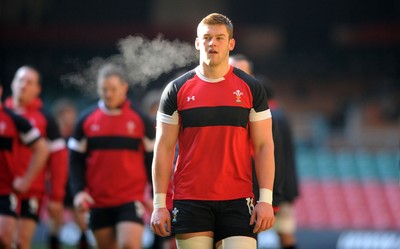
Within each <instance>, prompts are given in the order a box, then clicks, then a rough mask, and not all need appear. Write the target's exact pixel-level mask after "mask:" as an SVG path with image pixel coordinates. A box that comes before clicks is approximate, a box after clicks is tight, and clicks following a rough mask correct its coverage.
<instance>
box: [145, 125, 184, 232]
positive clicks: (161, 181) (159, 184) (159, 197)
mask: <svg viewBox="0 0 400 249" xmlns="http://www.w3.org/2000/svg"><path fill="white" fill-rule="evenodd" d="M178 133H179V125H175V124H167V123H162V122H160V121H158V122H157V133H156V141H155V146H154V158H153V167H152V177H153V191H154V211H153V215H152V217H151V225H152V229H153V231H154V232H155V233H156V234H158V235H160V236H168V235H170V231H171V218H170V214H169V211H168V209H167V208H166V200H165V199H166V193H167V191H168V185H169V181H170V179H171V174H172V167H173V162H174V156H175V146H176V142H177V138H178Z"/></svg>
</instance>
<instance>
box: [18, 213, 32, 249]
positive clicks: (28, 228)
mask: <svg viewBox="0 0 400 249" xmlns="http://www.w3.org/2000/svg"><path fill="white" fill-rule="evenodd" d="M36 224H37V221H36V220H35V219H32V218H26V217H21V218H19V219H18V222H17V247H18V248H19V249H26V248H30V245H31V242H32V239H33V235H34V233H35V229H36Z"/></svg>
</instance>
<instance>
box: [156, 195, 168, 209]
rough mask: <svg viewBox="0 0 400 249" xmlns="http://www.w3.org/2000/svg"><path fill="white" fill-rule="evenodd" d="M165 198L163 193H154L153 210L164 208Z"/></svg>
mask: <svg viewBox="0 0 400 249" xmlns="http://www.w3.org/2000/svg"><path fill="white" fill-rule="evenodd" d="M166 196H167V194H164V193H156V194H154V200H153V206H154V208H166V207H167V205H166V201H165V200H166Z"/></svg>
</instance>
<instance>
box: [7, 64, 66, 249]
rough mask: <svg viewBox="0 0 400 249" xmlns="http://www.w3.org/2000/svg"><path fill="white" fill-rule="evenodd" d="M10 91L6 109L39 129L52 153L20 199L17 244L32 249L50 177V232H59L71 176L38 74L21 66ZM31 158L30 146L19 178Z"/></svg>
mask: <svg viewBox="0 0 400 249" xmlns="http://www.w3.org/2000/svg"><path fill="white" fill-rule="evenodd" d="M11 90H12V96H11V97H9V98H7V100H6V106H7V107H8V108H10V109H12V110H14V111H15V112H16V113H18V114H20V115H22V116H23V117H25V118H26V119H27V120H29V122H30V123H31V124H32V125H33V126H35V127H37V128H38V129H39V131H40V133H41V135H42V136H43V137H44V138H45V139H46V140H47V145H48V148H49V151H50V154H49V158H48V160H47V162H46V168H45V170H42V171H41V172H40V173H39V174H38V176H37V177H36V178H35V181H34V182H33V183H32V185H31V188H30V189H29V190H28V191H27V192H26V193H23V194H20V195H19V196H18V197H19V198H18V199H19V200H20V204H21V213H20V217H19V222H18V235H17V241H18V245H19V246H21V248H29V247H30V244H31V241H32V237H33V234H34V231H35V228H36V224H37V222H38V220H39V214H40V210H41V206H42V201H43V198H44V196H45V194H46V188H45V183H46V180H47V178H48V179H49V183H50V184H49V185H50V187H49V193H48V197H49V201H48V203H47V210H48V212H49V216H50V231H51V233H57V232H58V230H59V229H60V227H61V225H62V222H63V199H64V192H65V184H66V182H67V174H68V171H67V170H68V164H67V149H66V145H65V141H64V140H63V139H62V138H61V136H60V132H59V130H58V127H57V124H56V122H55V120H54V118H53V116H52V115H51V114H50V113H49V112H47V111H46V110H45V109H44V107H43V104H42V101H41V100H40V98H39V95H40V92H41V84H40V75H39V72H38V71H37V70H36V69H35V68H33V67H31V66H22V67H20V68H19V69H18V70H17V72H16V73H15V76H14V79H13V81H12V84H11ZM31 155H32V152H31V150H30V149H29V148H28V147H27V146H22V147H21V148H20V155H19V157H18V162H17V170H16V174H17V175H21V174H22V173H23V172H24V171H25V170H26V168H27V166H28V162H29V160H30V157H31ZM56 246H57V245H56Z"/></svg>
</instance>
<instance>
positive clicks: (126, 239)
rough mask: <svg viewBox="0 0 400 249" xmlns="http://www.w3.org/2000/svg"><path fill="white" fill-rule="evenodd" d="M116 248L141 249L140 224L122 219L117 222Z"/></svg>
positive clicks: (141, 234) (141, 227)
mask: <svg viewBox="0 0 400 249" xmlns="http://www.w3.org/2000/svg"><path fill="white" fill-rule="evenodd" d="M116 229H117V245H118V248H130V249H141V248H142V236H143V231H144V227H143V225H142V224H140V223H137V222H131V221H122V222H119V223H118V224H117V228H116Z"/></svg>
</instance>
